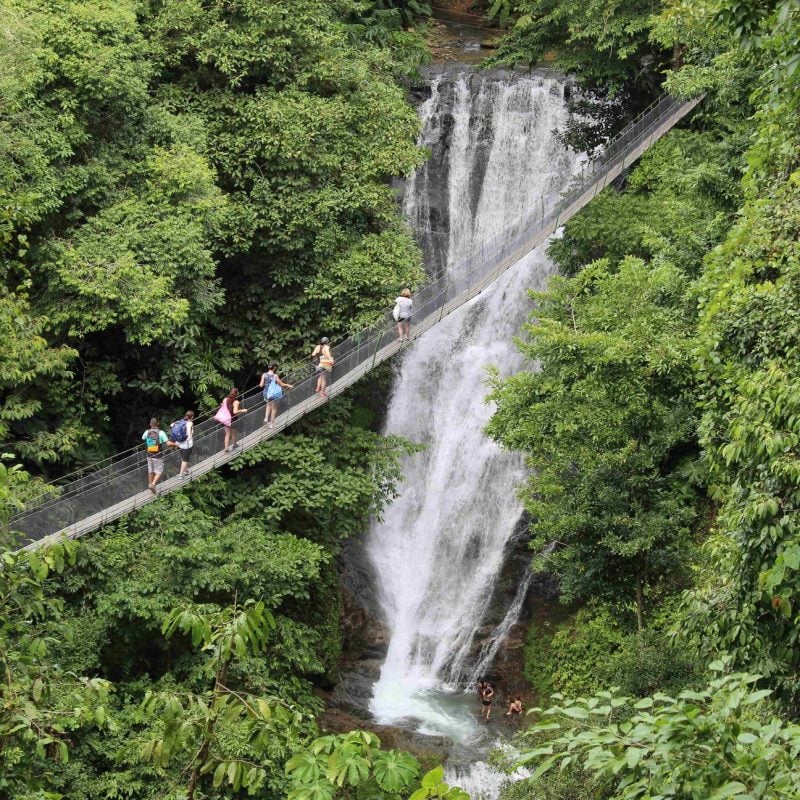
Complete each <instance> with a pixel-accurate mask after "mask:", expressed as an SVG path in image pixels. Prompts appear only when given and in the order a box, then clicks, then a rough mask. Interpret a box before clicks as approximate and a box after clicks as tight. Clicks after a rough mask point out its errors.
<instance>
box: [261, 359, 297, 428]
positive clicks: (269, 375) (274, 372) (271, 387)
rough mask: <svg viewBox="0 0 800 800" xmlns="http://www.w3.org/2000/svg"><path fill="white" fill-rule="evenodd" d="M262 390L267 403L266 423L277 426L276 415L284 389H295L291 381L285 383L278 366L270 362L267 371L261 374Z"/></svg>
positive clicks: (271, 426) (269, 425)
mask: <svg viewBox="0 0 800 800" xmlns="http://www.w3.org/2000/svg"><path fill="white" fill-rule="evenodd" d="M259 386H260V387H261V392H262V394H263V395H264V400H265V402H266V404H267V411H266V414H265V416H264V424H265V425H267V426H268V427H270V428H274V427H275V417H277V416H278V405H279V403H280V401H281V398H282V397H283V390H284V389H294V386H293V385H292V384H291V383H284V382H283V381H282V380H281V377H280V375H278V367H277V366H276V365H275V364H270V366H269V367H267V371H266V372H265V373H264V374H263V375H262V376H261V383H259Z"/></svg>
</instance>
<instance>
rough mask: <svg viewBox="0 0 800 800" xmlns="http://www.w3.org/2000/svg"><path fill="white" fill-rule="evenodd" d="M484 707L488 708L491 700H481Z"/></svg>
mask: <svg viewBox="0 0 800 800" xmlns="http://www.w3.org/2000/svg"><path fill="white" fill-rule="evenodd" d="M481 702H482V703H483V704H484V705H485V706H490V705H491V704H492V701H491V700H483V701H481Z"/></svg>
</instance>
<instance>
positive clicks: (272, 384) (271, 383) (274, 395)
mask: <svg viewBox="0 0 800 800" xmlns="http://www.w3.org/2000/svg"><path fill="white" fill-rule="evenodd" d="M263 394H264V399H265V400H266V401H267V402H269V401H270V400H280V398H281V397H283V389H282V388H281V385H280V384H279V383H278V381H276V380H275V376H274V375H269V374H267V373H266V372H265V373H264V392H263Z"/></svg>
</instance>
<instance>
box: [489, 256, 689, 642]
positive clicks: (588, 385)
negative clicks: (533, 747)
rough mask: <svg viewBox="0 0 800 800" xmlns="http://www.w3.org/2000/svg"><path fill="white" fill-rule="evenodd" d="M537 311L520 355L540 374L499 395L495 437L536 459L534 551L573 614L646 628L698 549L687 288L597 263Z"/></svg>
mask: <svg viewBox="0 0 800 800" xmlns="http://www.w3.org/2000/svg"><path fill="white" fill-rule="evenodd" d="M538 300H539V307H538V310H537V323H536V324H535V325H532V326H530V327H529V328H528V334H529V337H530V342H529V343H527V342H526V343H521V344H520V347H521V349H522V351H523V353H524V354H525V355H526V356H527V357H528V358H529V359H530V360H531V361H532V362H534V361H538V362H541V363H542V364H543V365H544V366H543V369H542V370H541V371H534V372H522V373H520V374H519V375H518V376H515V377H514V378H511V379H509V380H506V381H504V382H503V383H502V385H501V386H500V387H499V388H498V389H497V391H496V392H495V393H494V399H495V400H496V402H497V403H498V406H499V410H498V412H497V414H496V415H495V416H494V418H493V419H492V421H491V423H490V425H489V432H490V433H491V434H492V435H494V436H496V437H497V438H499V439H501V440H502V442H503V443H504V444H505V445H506V446H509V447H514V448H516V449H521V450H523V451H524V452H526V453H529V459H528V461H529V465H530V467H531V468H532V469H533V470H534V472H535V475H536V478H535V481H534V482H533V484H532V485H531V487H530V491H526V492H525V493H524V494H523V500H524V502H525V504H526V507H527V508H528V510H529V511H530V513H531V516H532V517H533V520H534V522H533V524H532V526H531V532H532V533H533V543H532V546H533V548H534V549H535V550H536V551H537V552H539V553H541V556H540V559H539V561H538V562H537V563H539V564H540V568H541V567H546V569H547V570H548V571H551V572H553V573H554V574H555V575H556V576H557V577H558V578H559V583H560V586H561V591H562V595H563V597H564V600H565V601H566V602H572V601H575V600H588V599H589V598H591V597H595V598H599V599H604V600H607V601H613V602H618V603H621V604H623V605H624V604H629V605H631V606H633V607H635V610H636V617H637V620H638V623H639V627H642V626H643V624H644V614H645V606H646V604H647V597H648V595H650V594H652V592H653V591H654V590H655V589H656V588H657V587H658V586H659V584H660V583H662V582H663V581H665V580H669V581H674V580H675V579H676V577H677V578H679V575H680V565H681V563H682V559H683V558H684V557H685V556H686V551H687V549H689V548H690V526H691V523H692V516H693V502H692V501H693V499H694V498H693V493H692V491H691V488H688V489H685V488H684V487H686V485H687V483H689V481H690V478H691V462H690V460H689V457H690V456H691V447H690V441H691V435H692V431H693V429H694V427H695V424H696V423H695V413H694V408H695V398H694V394H693V390H692V377H691V369H690V361H691V359H690V342H691V331H692V319H693V315H692V312H691V305H690V303H688V302H687V300H688V298H687V284H686V280H685V278H684V277H683V276H682V274H681V273H680V272H679V271H678V270H677V269H675V268H672V267H669V266H667V265H664V266H661V267H658V268H654V267H650V268H649V269H648V268H646V267H645V265H644V263H643V262H641V261H639V260H637V259H633V258H627V259H624V260H623V261H622V262H621V263H620V264H619V265H618V266H617V268H616V270H615V271H614V272H613V273H611V272H610V271H609V265H608V262H595V263H594V264H591V265H588V266H586V267H585V268H584V269H583V270H582V271H581V272H580V273H579V274H578V275H577V276H576V277H575V278H572V279H563V278H556V279H554V280H553V281H551V283H550V288H549V290H548V292H547V293H546V294H544V295H541V296H540V297H539V298H538ZM689 486H690V484H689ZM553 541H555V542H557V545H556V547H555V548H552V549H549V548H548V544H549V543H550V542H553Z"/></svg>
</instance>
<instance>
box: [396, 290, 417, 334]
mask: <svg viewBox="0 0 800 800" xmlns="http://www.w3.org/2000/svg"><path fill="white" fill-rule="evenodd" d="M413 314H414V303H413V302H412V301H411V289H403V291H402V292H400V296H399V297H397V298H395V301H394V318H395V319H396V320H397V338H398V339H399V340H400V341H401V342H403V341H406V342H407V341H409V339H410V336H411V317H412V316H413Z"/></svg>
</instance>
